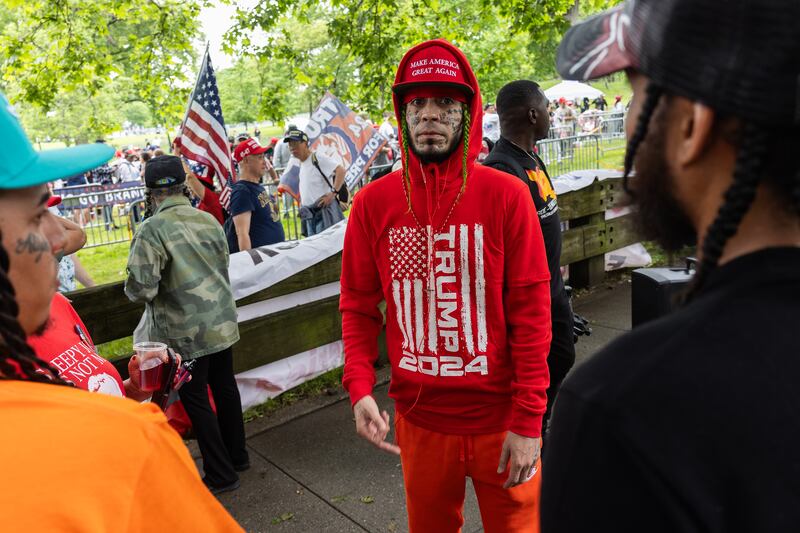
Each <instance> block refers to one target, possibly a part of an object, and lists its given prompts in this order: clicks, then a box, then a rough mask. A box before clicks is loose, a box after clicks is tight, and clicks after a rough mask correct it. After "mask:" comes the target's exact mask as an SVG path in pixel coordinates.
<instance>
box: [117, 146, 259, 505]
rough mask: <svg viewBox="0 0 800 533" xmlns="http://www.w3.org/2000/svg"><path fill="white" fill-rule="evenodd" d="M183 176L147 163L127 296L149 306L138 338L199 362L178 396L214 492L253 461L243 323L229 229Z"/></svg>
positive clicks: (171, 160)
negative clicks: (241, 361) (241, 376)
mask: <svg viewBox="0 0 800 533" xmlns="http://www.w3.org/2000/svg"><path fill="white" fill-rule="evenodd" d="M185 181H186V174H185V171H184V169H183V166H182V164H181V160H180V158H178V157H175V156H171V155H163V156H158V157H155V158H153V159H151V160H150V161H149V162H148V163H147V166H146V167H145V185H146V187H147V190H146V198H147V210H146V213H145V216H146V217H147V218H146V220H145V221H144V222H143V223H142V224H141V225H140V226H139V228H138V230H137V231H136V234H135V235H134V237H133V242H132V243H131V251H130V255H129V257H128V267H127V272H128V277H127V279H126V281H125V294H126V295H127V296H128V298H129V299H130V300H131V301H133V302H144V303H145V312H144V316H143V317H142V320H141V322H140V323H139V326H137V328H136V331H135V332H134V342H140V341H157V342H164V343H166V344H167V345H169V346H170V347H171V348H173V349H174V350H175V351H177V352H178V353H180V354H181V356H182V357H183V359H184V360H189V359H197V361H196V363H195V366H194V368H193V370H192V380H191V381H190V382H189V383H187V384H185V385H184V386H183V388H181V390H180V398H181V401H182V402H183V406H184V407H185V408H186V413H187V415H189V419H190V420H191V421H192V426H193V428H194V432H195V435H196V436H197V442H198V444H199V446H200V452H201V454H202V456H203V470H204V472H205V477H204V478H203V481H204V482H205V483H206V485H207V486H208V487H209V489H210V490H211V491H212V492H214V493H217V492H222V491H226V490H233V489H236V488H238V486H239V476H238V474H237V472H240V471H243V470H246V469H247V468H249V466H250V461H249V457H248V454H247V450H246V449H245V436H244V423H243V421H242V404H241V399H240V397H239V390H238V389H237V387H236V381H235V379H234V376H233V351H232V349H231V347H232V346H233V344H234V343H236V341H238V340H239V327H238V324H237V320H236V303H235V302H234V299H233V294H232V292H231V286H230V279H229V277H228V265H229V259H230V257H229V253H228V245H227V241H226V239H225V234H224V233H223V231H222V228H221V227H220V225H219V223H218V222H217V221H216V220H215V219H214V217H212V216H211V215H209V214H208V213H205V212H203V211H200V210H198V209H195V208H194V207H192V206H191V204H190V202H189V198H188V196H187V192H186V191H187V190H186V183H185ZM207 386H210V387H211V392H212V393H213V395H214V401H215V403H216V407H217V414H216V415H215V414H214V411H213V410H212V409H211V405H210V402H209V399H208V394H207V392H206V389H207Z"/></svg>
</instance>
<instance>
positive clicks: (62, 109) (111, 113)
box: [18, 88, 123, 145]
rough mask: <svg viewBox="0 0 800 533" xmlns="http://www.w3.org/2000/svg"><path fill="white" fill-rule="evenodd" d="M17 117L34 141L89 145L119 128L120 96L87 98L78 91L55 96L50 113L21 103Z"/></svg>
mask: <svg viewBox="0 0 800 533" xmlns="http://www.w3.org/2000/svg"><path fill="white" fill-rule="evenodd" d="M18 105H19V106H20V115H21V117H22V123H23V125H24V127H25V131H26V132H27V133H28V135H29V136H30V137H31V138H32V139H33V140H34V141H35V142H39V143H41V142H48V141H61V142H63V143H65V144H66V145H71V144H83V143H87V142H92V141H94V140H95V139H97V138H99V137H103V136H104V135H106V134H108V133H111V132H112V131H114V130H116V129H118V128H119V125H120V124H121V123H122V120H123V115H122V113H121V112H120V106H119V97H118V96H117V95H115V94H114V92H113V91H102V92H100V93H96V94H95V95H93V96H92V97H89V94H88V92H87V91H84V90H83V89H80V88H78V89H77V90H75V91H72V92H70V93H66V94H62V95H59V96H57V97H56V98H55V99H54V100H53V103H52V104H51V106H50V110H49V111H44V110H43V109H42V108H40V107H38V106H35V105H33V104H28V103H25V102H22V103H20V104H18Z"/></svg>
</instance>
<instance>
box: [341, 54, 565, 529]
mask: <svg viewBox="0 0 800 533" xmlns="http://www.w3.org/2000/svg"><path fill="white" fill-rule="evenodd" d="M393 90H394V106H395V112H396V115H397V123H398V126H399V128H400V146H401V152H402V161H403V166H402V168H401V169H400V170H397V171H395V172H392V173H391V174H389V175H387V176H386V177H385V178H382V179H380V180H378V181H376V182H373V183H370V184H369V185H367V186H366V187H364V188H363V189H362V190H361V191H360V192H359V193H358V194H357V195H356V196H355V199H354V203H353V207H352V210H351V212H350V219H349V221H348V224H347V232H346V235H345V243H344V255H343V258H342V277H341V301H340V309H341V312H342V333H343V339H344V349H345V368H344V378H343V382H344V386H345V387H346V389H347V390H348V392H349V393H350V399H351V402H352V404H353V410H354V415H355V421H356V430H357V432H358V433H359V435H361V436H362V437H364V438H366V439H367V440H369V441H370V442H372V443H373V444H374V445H376V446H377V447H378V448H380V449H383V450H386V451H389V452H393V453H399V454H400V457H401V462H402V466H403V477H404V481H405V490H406V501H407V508H408V521H409V527H410V530H411V531H412V532H415V533H417V532H420V531H430V532H437V533H441V532H455V531H460V528H461V526H462V525H463V523H464V520H463V503H464V491H465V479H466V477H470V478H471V479H472V484H473V486H474V487H475V492H476V494H477V497H478V503H479V505H480V508H481V517H482V519H483V526H484V529H485V531H487V532H492V531H497V532H499V531H503V532H521V531H538V530H539V526H538V521H539V520H538V494H539V487H540V477H541V476H540V474H539V466H538V465H539V449H540V442H541V441H540V436H541V425H542V415H543V413H544V411H545V406H546V395H545V390H546V389H547V385H548V373H547V362H546V358H547V353H548V350H549V345H550V293H549V280H550V274H549V270H548V266H547V259H546V255H545V248H544V242H543V239H542V233H541V229H540V225H539V223H538V220H537V215H536V211H535V208H534V205H533V202H532V200H531V196H530V193H529V192H528V189H527V187H526V186H525V184H523V183H522V182H521V181H520V180H519V179H517V178H514V177H513V176H510V175H508V174H505V173H503V172H499V171H496V170H494V169H491V168H488V167H483V166H481V165H478V164H476V162H475V160H476V158H477V155H478V153H479V152H480V149H481V137H482V136H481V124H482V120H481V119H482V105H481V96H480V91H479V88H478V83H477V80H476V79H475V75H474V73H473V72H472V69H471V67H470V65H469V62H468V61H467V58H466V57H465V56H464V54H463V53H462V52H461V51H460V50H459V49H457V48H456V47H454V46H453V45H451V44H450V43H448V42H447V41H444V40H434V41H428V42H425V43H422V44H420V45H418V46H415V47H414V48H412V49H411V50H410V51H409V52H408V53H406V55H405V57H404V58H403V59H402V61H401V62H400V66H399V68H398V71H397V75H396V79H395V84H394V87H393ZM489 206H490V207H489ZM381 300H385V301H386V304H387V307H386V344H387V348H388V352H389V360H390V362H391V365H392V381H391V387H390V390H389V395H390V396H391V397H392V398H393V399H394V401H395V411H396V420H395V430H396V444H392V443H390V442H387V441H386V437H387V434H388V433H389V431H390V425H389V422H390V418H389V414H388V413H387V412H386V411H383V412H382V413H381V411H380V410H379V407H378V405H377V404H376V402H375V399H374V398H373V397H372V395H371V393H372V388H373V385H374V384H375V373H374V369H373V362H374V361H375V359H376V357H377V337H378V334H379V332H380V330H381V327H382V323H383V315H382V314H381V311H380V309H379V307H378V304H379V302H381Z"/></svg>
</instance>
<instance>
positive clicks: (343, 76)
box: [228, 0, 620, 113]
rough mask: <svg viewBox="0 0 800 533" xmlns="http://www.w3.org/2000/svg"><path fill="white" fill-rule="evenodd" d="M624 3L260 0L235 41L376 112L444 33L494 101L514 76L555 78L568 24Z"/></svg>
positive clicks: (231, 37) (242, 15)
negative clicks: (419, 47)
mask: <svg viewBox="0 0 800 533" xmlns="http://www.w3.org/2000/svg"><path fill="white" fill-rule="evenodd" d="M619 1H620V0H582V1H580V0H502V1H500V0H479V1H473V0H331V1H330V2H327V3H324V4H323V3H318V2H316V1H314V0H260V2H259V3H258V4H257V5H256V6H255V8H253V9H252V10H244V9H239V10H238V14H237V24H236V26H235V27H234V28H232V29H231V31H230V32H229V34H228V41H229V42H230V43H237V44H236V45H235V46H232V45H231V46H230V49H231V50H235V51H236V52H239V53H244V54H252V55H253V56H255V57H258V58H261V59H264V58H269V59H270V60H272V61H277V62H281V61H285V60H288V61H289V62H290V64H291V65H293V69H292V70H293V73H292V77H293V79H294V81H295V82H297V83H298V84H299V86H300V90H301V91H302V92H304V93H308V94H309V95H310V96H312V95H313V96H314V97H315V98H316V99H317V100H318V96H317V95H321V94H322V93H323V92H324V91H325V90H332V91H333V92H335V93H336V94H337V95H338V96H340V97H341V98H343V99H345V100H346V101H348V102H357V103H358V104H359V105H360V106H362V107H363V110H365V111H368V112H370V113H377V112H379V111H383V110H386V109H389V108H390V106H391V84H392V82H393V80H394V72H395V68H396V66H397V64H398V62H399V61H400V58H401V57H402V55H403V53H404V52H405V51H406V50H408V48H410V47H411V46H413V45H415V44H417V43H419V42H422V41H425V40H428V39H433V38H438V37H441V38H444V39H447V40H449V41H450V42H452V43H454V44H455V45H457V46H459V47H460V48H462V50H464V52H465V53H466V54H467V57H469V59H470V62H471V64H472V66H473V68H474V70H475V72H476V75H477V77H478V81H479V83H480V84H481V88H482V91H483V93H484V95H485V96H486V98H485V99H486V100H491V99H493V98H494V96H495V94H496V92H497V90H498V89H499V88H500V87H501V86H502V85H503V84H504V83H506V82H508V81H510V80H512V79H518V78H522V77H525V78H533V79H537V78H538V79H544V78H551V77H553V76H554V75H555V70H554V57H555V50H556V47H557V44H558V41H559V40H560V39H561V37H562V35H563V33H564V31H566V29H567V28H568V27H569V25H570V24H571V23H572V22H573V21H574V20H576V19H577V18H578V17H581V16H584V15H587V14H590V13H593V12H595V11H598V10H600V9H605V8H607V7H609V6H611V5H614V4H616V3H618V2H619ZM323 25H324V29H325V31H324V34H323V32H322V31H321V27H322V26H323ZM255 36H258V38H256V37H255ZM315 37H317V38H315ZM310 96H309V99H311V98H310Z"/></svg>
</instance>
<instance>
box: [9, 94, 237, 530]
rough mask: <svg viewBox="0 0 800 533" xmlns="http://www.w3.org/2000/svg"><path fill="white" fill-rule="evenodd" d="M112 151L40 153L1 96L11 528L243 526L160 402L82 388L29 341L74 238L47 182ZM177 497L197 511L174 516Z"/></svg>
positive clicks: (95, 147)
mask: <svg viewBox="0 0 800 533" xmlns="http://www.w3.org/2000/svg"><path fill="white" fill-rule="evenodd" d="M113 152H114V151H113V150H112V149H111V148H110V147H108V146H105V145H102V144H91V145H86V146H77V147H72V148H67V149H63V150H52V151H44V152H36V151H34V149H33V147H32V146H31V143H30V141H29V140H28V138H27V136H26V135H25V132H24V131H23V130H22V127H21V126H20V123H19V120H18V117H17V116H16V114H15V112H14V109H13V108H12V107H11V105H10V104H9V102H8V100H7V99H6V98H5V96H4V95H2V94H0V235H1V237H0V427H2V428H4V430H5V431H6V432H7V434H6V436H5V437H4V438H3V439H0V456H2V457H5V458H6V459H7V460H6V463H5V465H4V466H3V476H2V477H3V482H2V483H0V509H2V515H3V530H4V531H66V530H74V531H79V530H81V531H82V530H86V529H87V528H91V529H93V530H97V531H111V530H117V529H125V530H130V531H145V530H148V529H152V527H153V524H156V523H157V524H158V526H157V527H158V528H159V529H162V530H164V531H242V529H241V528H240V527H239V526H238V524H236V522H235V521H234V520H233V518H231V516H230V515H229V514H228V513H227V512H226V511H225V509H224V508H223V507H222V506H221V505H220V504H219V502H217V501H216V499H214V497H213V496H212V495H211V494H210V493H209V492H208V490H207V489H206V488H205V486H204V485H203V483H202V481H201V480H200V476H199V475H198V473H197V470H196V469H195V467H194V463H193V462H192V459H191V457H190V455H189V453H188V450H187V449H186V447H185V446H184V445H183V442H182V441H181V439H180V437H178V434H177V433H175V432H174V431H173V430H172V428H170V426H169V424H168V423H167V420H166V418H165V417H164V415H163V414H162V413H161V412H160V411H159V409H158V407H156V406H155V405H153V404H139V403H137V402H134V401H131V400H128V399H124V398H116V397H113V396H108V395H101V394H89V393H87V392H85V391H83V390H80V389H77V388H75V387H72V386H70V385H69V384H68V383H66V382H65V381H63V380H62V379H60V378H59V377H58V373H57V372H56V371H55V369H53V368H51V367H50V366H49V365H48V364H47V363H45V362H43V361H41V360H40V359H38V358H37V357H36V356H35V355H34V352H33V350H32V349H31V347H30V346H29V345H28V343H27V336H28V335H30V334H32V333H34V332H36V331H38V330H40V329H42V328H43V327H44V326H45V325H46V324H47V321H48V316H49V312H50V302H51V300H52V298H53V295H54V294H55V292H56V289H57V287H58V282H57V278H56V257H57V256H59V255H60V254H61V253H62V252H63V249H64V245H65V236H64V229H63V227H62V225H61V224H60V223H59V222H58V219H57V217H56V216H55V215H53V214H51V213H50V212H49V211H48V210H47V203H48V200H49V198H50V193H49V191H48V189H47V183H48V182H50V181H53V180H56V179H59V178H63V177H65V176H70V175H74V174H77V173H79V172H84V171H86V170H89V169H91V168H94V167H97V166H99V165H101V164H102V163H104V162H106V161H107V160H108V159H110V158H111V157H112V155H113ZM176 494H180V497H181V503H182V504H183V505H188V506H189V508H191V509H192V512H191V513H179V512H178V513H176V512H175V507H174V497H175V495H176ZM187 498H188V500H190V501H188V502H187Z"/></svg>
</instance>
